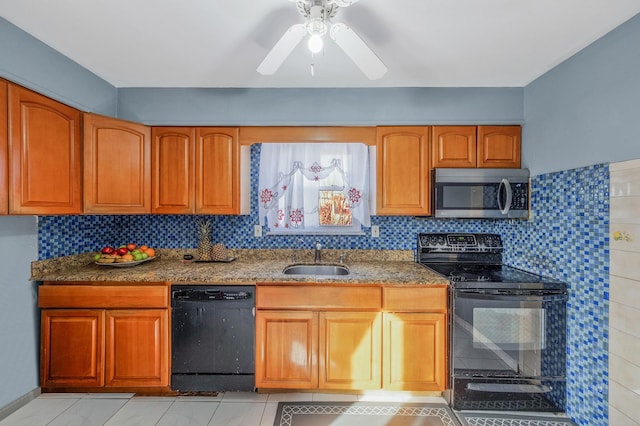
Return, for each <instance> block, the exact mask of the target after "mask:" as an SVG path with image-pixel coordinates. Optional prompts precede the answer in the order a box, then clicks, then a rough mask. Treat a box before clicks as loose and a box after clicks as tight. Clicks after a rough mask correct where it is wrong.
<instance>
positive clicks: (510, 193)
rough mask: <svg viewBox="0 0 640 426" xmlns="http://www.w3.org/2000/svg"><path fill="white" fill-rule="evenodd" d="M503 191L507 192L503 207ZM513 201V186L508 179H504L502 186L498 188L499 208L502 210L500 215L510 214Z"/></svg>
mask: <svg viewBox="0 0 640 426" xmlns="http://www.w3.org/2000/svg"><path fill="white" fill-rule="evenodd" d="M502 191H505V192H506V195H507V197H506V200H505V203H504V206H503V205H501V203H500V194H502ZM512 199H513V191H512V190H511V184H510V183H509V180H508V179H506V178H504V179H502V182H500V186H499V187H498V208H499V209H500V213H502V214H508V213H509V210H510V209H511V200H512Z"/></svg>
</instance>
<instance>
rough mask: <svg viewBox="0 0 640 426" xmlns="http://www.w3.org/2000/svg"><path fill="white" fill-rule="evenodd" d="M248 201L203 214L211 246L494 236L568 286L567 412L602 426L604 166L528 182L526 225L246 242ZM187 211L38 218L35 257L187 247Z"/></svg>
mask: <svg viewBox="0 0 640 426" xmlns="http://www.w3.org/2000/svg"><path fill="white" fill-rule="evenodd" d="M259 152H260V146H259V145H254V146H252V148H251V170H252V179H251V186H252V194H257V169H258V167H257V166H258V162H259ZM257 211H258V209H257V197H256V196H252V197H251V213H250V214H249V215H247V216H208V217H209V218H210V219H211V220H212V222H213V225H214V227H213V228H214V235H213V238H214V241H215V242H221V243H223V244H225V245H226V246H227V247H230V248H257V249H260V248H263V249H264V248H290V247H301V248H312V247H313V244H314V242H315V241H316V240H319V241H320V242H321V243H322V244H323V245H324V246H325V247H327V248H335V249H387V250H415V248H416V234H417V233H419V232H497V233H499V234H501V235H502V238H503V241H504V243H505V248H506V251H505V256H504V260H505V263H508V264H511V265H514V266H517V267H521V268H523V269H527V270H530V271H533V272H537V273H541V274H544V275H548V276H552V277H554V278H558V279H561V280H563V281H566V282H567V283H568V284H569V293H570V295H569V305H568V312H567V322H568V330H569V332H568V350H567V378H568V379H567V405H566V410H567V413H569V415H570V416H571V417H572V418H573V419H574V420H575V421H576V422H578V423H579V424H580V425H583V426H604V425H606V424H607V418H608V413H607V395H608V378H607V377H608V370H607V365H608V359H607V352H608V332H607V330H608V298H609V282H608V275H609V263H608V262H609V241H608V232H609V170H608V166H607V165H596V166H591V167H586V168H581V169H575V170H568V171H562V172H558V173H550V174H546V175H541V176H536V177H534V178H533V179H532V213H533V218H532V219H531V220H528V221H492V220H453V219H433V218H414V217H389V216H375V217H373V218H372V220H371V222H372V224H374V225H379V226H380V237H379V238H372V237H371V236H370V232H369V230H368V229H366V230H365V231H366V235H363V236H326V235H324V236H303V237H298V236H295V237H294V236H265V237H261V238H256V237H254V236H253V226H254V224H257V223H258V215H257ZM199 217H200V216H187V215H140V216H41V217H39V218H38V219H39V221H38V242H39V258H40V259H48V258H53V257H58V256H64V255H70V254H77V253H83V252H87V251H93V250H97V249H99V248H100V247H102V246H103V245H106V244H111V245H113V244H122V243H125V242H134V243H146V244H149V245H151V246H153V247H164V248H195V247H196V246H197V235H196V234H197V232H196V223H195V221H196V218H199Z"/></svg>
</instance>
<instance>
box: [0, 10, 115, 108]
mask: <svg viewBox="0 0 640 426" xmlns="http://www.w3.org/2000/svg"><path fill="white" fill-rule="evenodd" d="M0 77H3V78H5V79H7V80H9V81H12V82H14V83H17V84H20V85H22V86H24V87H27V88H29V89H32V90H34V91H36V92H38V93H42V94H43V95H47V96H49V97H50V98H53V99H56V100H58V101H60V102H62V103H65V104H67V105H70V106H72V107H74V108H78V109H79V110H81V111H87V112H95V113H97V114H103V115H109V116H116V115H117V95H118V92H117V90H116V88H115V87H114V86H113V85H111V84H109V83H108V82H106V81H104V80H103V79H101V78H100V77H98V76H97V75H95V74H93V73H91V72H89V71H87V70H86V69H85V68H83V67H81V66H80V65H78V64H77V63H76V62H73V61H72V60H70V59H69V58H67V57H66V56H63V55H61V54H60V53H58V52H57V51H56V50H54V49H52V48H51V47H49V46H47V45H46V44H44V43H42V42H41V41H39V40H37V39H36V38H34V37H32V36H30V35H29V34H27V33H25V32H24V31H22V30H21V29H19V28H18V27H16V26H15V25H13V24H12V23H10V22H9V21H7V20H6V19H4V18H2V17H0Z"/></svg>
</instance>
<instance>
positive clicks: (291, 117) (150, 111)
mask: <svg viewBox="0 0 640 426" xmlns="http://www.w3.org/2000/svg"><path fill="white" fill-rule="evenodd" d="M118 115H119V116H120V117H121V118H124V119H127V120H132V121H138V122H142V123H145V124H149V125H154V124H155V125H163V124H174V125H176V124H179V125H233V126H236V125H247V126H255V125H271V126H276V125H283V126H284V125H376V124H399V125H407V124H425V123H430V124H521V123H522V122H523V119H524V116H523V89H522V88H382V89H206V88H199V89H198V88H190V89H182V88H181V89H158V88H156V89H149V88H120V89H118Z"/></svg>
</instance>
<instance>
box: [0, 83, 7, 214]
mask: <svg viewBox="0 0 640 426" xmlns="http://www.w3.org/2000/svg"><path fill="white" fill-rule="evenodd" d="M7 97H8V95H7V82H6V81H4V80H0V214H7V213H9V151H8V150H9V148H8V146H9V145H8V140H7V139H8V138H9V125H8V122H7V120H8V117H9V115H8V111H7V102H8V98H7Z"/></svg>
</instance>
